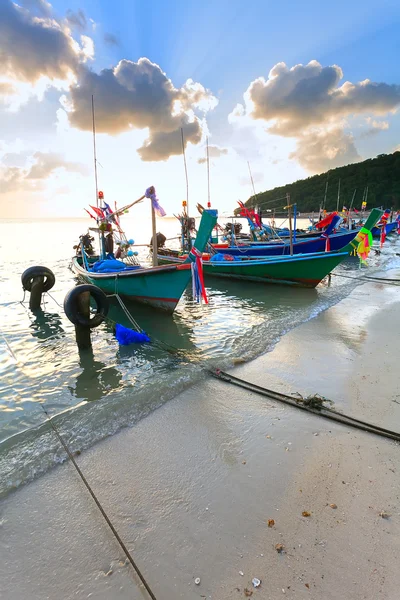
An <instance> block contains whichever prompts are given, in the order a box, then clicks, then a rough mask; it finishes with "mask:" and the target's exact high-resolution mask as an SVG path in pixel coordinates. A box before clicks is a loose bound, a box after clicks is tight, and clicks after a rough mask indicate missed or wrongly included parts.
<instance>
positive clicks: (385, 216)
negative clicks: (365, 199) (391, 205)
mask: <svg viewBox="0 0 400 600" xmlns="http://www.w3.org/2000/svg"><path fill="white" fill-rule="evenodd" d="M389 217H390V210H389V209H388V208H387V209H386V210H385V212H384V213H383V215H382V216H381V218H380V220H379V223H378V225H377V226H378V227H379V226H380V225H382V224H385V225H386V223H387V222H388V220H389Z"/></svg>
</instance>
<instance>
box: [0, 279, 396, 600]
mask: <svg viewBox="0 0 400 600" xmlns="http://www.w3.org/2000/svg"><path fill="white" fill-rule="evenodd" d="M397 275H398V274H397ZM294 293H295V291H294ZM399 329H400V290H399V289H398V288H397V287H394V286H392V287H390V286H385V285H377V284H367V285H364V286H361V287H358V288H357V289H356V290H354V292H353V293H352V294H351V295H350V296H349V297H348V298H346V299H345V300H343V301H342V302H340V303H339V304H338V305H336V306H335V307H333V308H331V309H329V310H327V311H326V312H324V313H322V314H321V315H319V316H318V317H317V318H315V319H313V320H311V321H309V322H308V323H304V324H303V325H301V326H299V327H297V328H296V329H294V330H293V331H291V332H290V333H288V334H287V335H286V336H284V337H283V338H282V339H281V341H280V342H279V343H278V344H277V346H276V347H275V349H274V350H273V351H272V352H271V353H269V354H266V355H264V356H262V357H260V358H258V359H257V360H255V361H253V362H251V363H248V364H245V365H241V366H239V367H237V368H236V369H235V370H234V372H235V375H237V376H239V377H243V378H246V379H248V380H250V381H253V382H255V383H258V384H261V385H264V386H266V387H268V388H272V389H276V390H278V391H283V392H286V393H291V392H300V393H302V394H303V395H304V394H309V393H320V394H322V395H324V396H326V397H329V398H330V399H332V400H333V401H334V402H335V407H336V408H338V409H340V410H343V411H345V412H346V413H349V414H351V415H353V416H356V417H359V418H362V419H364V420H367V421H371V422H373V423H375V424H378V425H381V426H383V427H385V426H386V427H388V428H390V429H393V430H397V431H400V404H399V403H400V388H399V385H398V373H399V369H398V362H399V360H398V357H399V344H398V331H399ZM132 401H134V398H133V399H132ZM399 453H400V446H399V445H398V444H396V443H394V442H391V441H389V440H386V439H383V438H379V437H376V436H373V435H371V434H368V433H364V432H362V431H358V430H354V429H349V428H347V427H344V426H342V425H339V424H335V423H333V422H330V421H326V420H323V419H322V418H320V417H317V416H314V415H308V414H303V413H302V412H301V411H297V410H296V409H292V408H289V407H285V406H282V405H279V404H277V403H276V402H274V401H272V400H268V399H266V398H264V397H261V396H258V395H256V394H252V393H248V392H245V391H244V390H242V389H240V388H236V387H233V386H231V385H229V384H227V383H223V382H220V381H217V380H214V379H205V380H204V381H202V382H201V383H199V384H198V385H196V386H194V387H192V388H191V389H189V390H186V391H185V392H184V393H182V394H180V395H179V396H177V397H176V398H175V399H174V400H173V401H171V402H169V403H167V404H166V405H164V406H163V407H161V408H160V409H159V410H157V411H155V412H154V413H152V414H151V415H149V416H148V417H147V418H145V419H143V420H142V421H140V422H139V423H138V424H137V425H135V426H134V427H132V428H130V429H126V430H124V431H122V432H121V433H119V434H117V435H115V436H113V437H111V438H109V439H107V440H104V441H103V442H100V443H99V444H97V445H96V446H94V447H93V448H92V449H90V450H89V451H87V452H85V453H83V454H82V455H80V456H79V457H78V458H77V461H78V462H79V465H80V467H81V468H82V470H83V472H84V474H85V475H86V477H87V479H88V480H89V482H90V483H91V485H92V487H93V489H94V490H95V492H96V493H97V495H98V497H99V499H100V501H101V502H102V504H103V506H104V508H105V510H106V511H107V513H108V514H109V516H110V517H111V519H112V521H113V523H114V525H115V526H116V528H117V530H118V531H119V533H120V535H121V536H122V538H123V540H124V541H125V543H126V545H127V546H128V548H129V549H130V550H131V552H132V553H133V555H134V557H135V559H136V561H137V562H138V564H139V566H140V568H141V569H142V571H143V573H144V574H145V575H146V578H147V580H148V582H149V583H150V586H151V587H152V589H153V591H154V593H155V596H156V597H157V599H158V600H160V599H162V600H175V599H178V598H184V599H187V600H191V599H195V598H212V599H213V600H228V599H230V598H233V599H235V598H244V597H249V596H246V592H245V590H246V589H247V590H249V592H248V593H250V592H253V593H252V596H251V597H252V598H254V599H257V598H260V599H263V600H276V599H278V598H285V597H286V598H293V599H294V598H295V599H296V600H297V599H302V598H309V599H313V600H336V599H337V600H339V599H342V598H349V599H352V600H361V599H367V600H378V599H379V600H397V599H398V598H399V591H398V590H399V588H400V569H399V568H398V564H399V559H400V504H399V494H400V470H399V467H398V464H399V456H400V455H399ZM330 505H333V506H336V507H337V508H332V507H331V506H330ZM303 511H308V512H309V513H310V516H308V517H303V516H302V512H303ZM382 511H384V513H386V514H387V515H390V516H389V518H383V517H382V516H380V513H382ZM269 519H273V520H274V521H275V524H274V526H273V527H268V524H267V523H268V520H269ZM276 544H282V545H283V546H284V552H283V553H278V552H277V550H276V549H275V546H276ZM0 548H1V561H0V596H1V597H2V598H4V599H5V600H20V599H21V600H22V599H31V600H39V599H40V600H42V599H45V598H50V599H53V598H54V599H56V598H57V599H70V598H71V599H72V598H89V597H90V598H95V599H107V598H110V599H111V598H120V599H127V598H133V599H142V598H147V597H148V596H147V595H146V593H145V591H144V590H143V588H140V586H138V585H137V579H136V578H135V576H134V575H133V571H132V568H131V566H130V565H129V564H126V563H125V557H124V556H123V553H122V551H121V550H120V548H119V546H118V545H117V543H116V541H115V539H114V538H113V536H112V534H111V533H110V531H109V530H108V528H107V525H106V524H105V522H104V521H103V519H102V517H101V515H100V514H99V512H98V509H97V508H96V506H95V505H94V503H93V500H92V499H91V498H90V496H89V494H88V493H87V491H86V490H85V488H84V487H83V484H82V483H81V481H80V480H79V478H78V477H77V474H76V472H75V470H74V468H73V467H72V465H71V464H68V463H67V464H64V465H61V466H59V467H57V468H56V469H53V471H52V472H50V473H48V474H47V475H45V476H43V477H41V478H40V479H38V480H37V481H34V482H33V483H31V484H29V485H27V486H25V487H23V488H21V489H19V490H18V491H17V492H15V493H13V494H11V495H10V496H9V497H7V498H6V499H5V500H3V501H2V502H1V503H0ZM196 577H200V579H201V581H200V585H195V583H194V580H195V578H196ZM253 577H257V578H259V579H261V581H262V583H261V586H260V587H259V588H257V589H255V588H253V586H252V583H251V580H252V578H253Z"/></svg>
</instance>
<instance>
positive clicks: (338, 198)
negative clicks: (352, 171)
mask: <svg viewBox="0 0 400 600" xmlns="http://www.w3.org/2000/svg"><path fill="white" fill-rule="evenodd" d="M339 200H340V179H339V185H338V192H337V202H336V212H339Z"/></svg>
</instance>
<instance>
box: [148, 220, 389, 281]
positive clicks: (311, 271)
mask: <svg viewBox="0 0 400 600" xmlns="http://www.w3.org/2000/svg"><path fill="white" fill-rule="evenodd" d="M381 214H382V211H380V210H378V209H374V210H373V211H372V212H371V214H370V216H369V218H368V221H367V223H366V224H365V227H363V228H362V229H361V230H360V231H359V232H358V234H357V235H356V236H355V238H354V239H353V240H352V241H351V242H350V243H349V244H348V245H347V246H345V247H344V248H343V249H342V250H340V251H336V252H315V253H310V254H296V255H293V256H270V257H263V258H262V259H259V258H251V257H244V258H239V259H237V257H235V260H220V261H219V260H218V261H214V260H210V261H209V262H206V261H205V262H204V263H203V270H204V275H205V276H206V277H222V278H228V279H238V280H245V281H260V282H264V283H279V284H286V285H294V286H301V287H310V288H313V287H316V286H317V285H318V284H319V283H320V281H322V279H324V278H325V277H326V276H327V275H328V274H329V273H330V272H331V271H333V269H335V268H336V267H337V266H338V265H339V264H340V263H341V262H342V261H343V260H344V259H345V258H347V257H348V256H349V255H350V254H352V253H353V252H354V251H357V249H358V246H359V244H360V243H361V242H362V241H363V240H364V239H365V238H366V236H367V235H368V232H370V230H371V229H372V227H373V226H374V225H375V223H376V222H377V221H378V219H379V218H380V216H381ZM158 260H159V262H160V263H161V262H163V263H164V264H175V265H177V264H183V259H182V258H179V257H178V256H173V255H169V256H165V255H162V254H161V253H159V254H158Z"/></svg>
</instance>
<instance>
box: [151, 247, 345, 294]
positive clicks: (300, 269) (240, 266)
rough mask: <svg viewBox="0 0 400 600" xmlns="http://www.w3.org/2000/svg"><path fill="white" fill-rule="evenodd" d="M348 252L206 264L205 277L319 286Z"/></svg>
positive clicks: (171, 260)
mask: <svg viewBox="0 0 400 600" xmlns="http://www.w3.org/2000/svg"><path fill="white" fill-rule="evenodd" d="M347 256H348V252H326V253H324V252H323V253H315V254H311V255H301V256H288V257H282V258H280V257H279V258H273V257H271V258H266V259H265V260H263V259H257V260H249V261H240V262H239V261H227V260H224V261H218V262H204V263H203V271H204V275H205V277H206V278H207V277H218V278H227V279H237V280H244V281H257V282H262V283H274V284H281V285H293V286H298V287H309V288H314V287H316V286H317V285H318V284H319V283H320V282H321V281H322V279H324V277H326V276H327V275H328V274H329V273H330V272H331V271H332V270H333V269H334V268H335V267H337V266H338V264H340V263H341V262H342V261H343V260H344V259H345V258H346V257H347ZM159 261H160V262H164V263H167V262H168V263H175V264H176V263H178V262H179V261H180V259H178V258H175V257H167V256H161V255H159Z"/></svg>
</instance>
